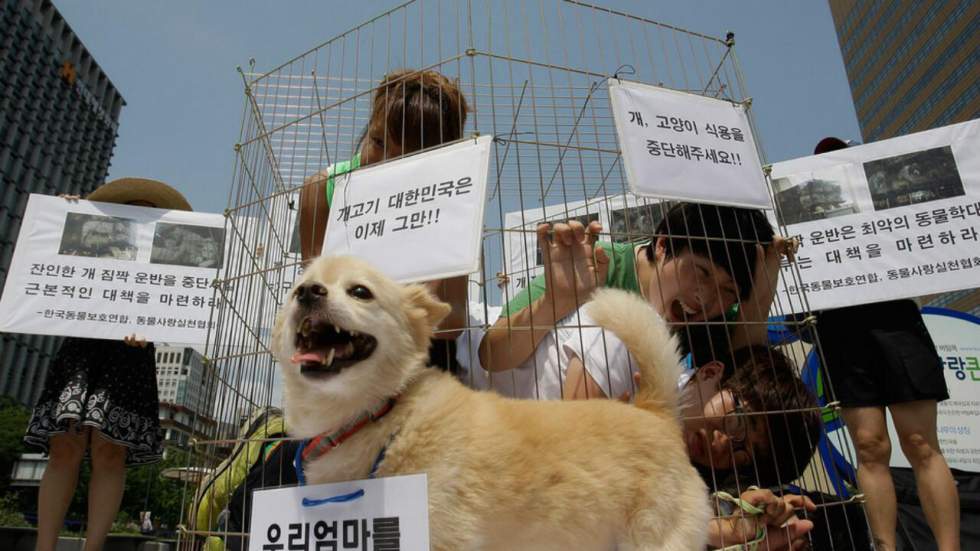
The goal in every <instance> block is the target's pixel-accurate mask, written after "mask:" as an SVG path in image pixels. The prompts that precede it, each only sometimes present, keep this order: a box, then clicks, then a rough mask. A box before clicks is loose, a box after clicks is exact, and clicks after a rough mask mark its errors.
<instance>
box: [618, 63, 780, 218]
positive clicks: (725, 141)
mask: <svg viewBox="0 0 980 551" xmlns="http://www.w3.org/2000/svg"><path fill="white" fill-rule="evenodd" d="M609 101H610V103H611V104H612V114H613V120H614V122H615V123H616V134H617V137H618V138H619V147H620V149H621V150H622V156H623V166H624V168H625V169H626V179H627V180H628V181H629V184H630V189H631V190H632V191H633V192H634V193H636V194H638V195H643V196H647V197H659V198H661V199H671V200H676V201H694V202H696V203H710V204H715V205H731V206H736V207H756V208H762V209H769V208H772V200H771V199H770V197H769V189H768V188H767V187H766V179H765V176H763V174H762V162H761V161H760V160H759V152H758V150H757V149H756V146H755V139H754V138H753V137H752V125H751V121H750V120H749V114H748V109H747V108H746V106H745V105H743V104H741V103H734V102H732V101H728V100H723V99H715V98H709V97H705V96H700V95H697V94H691V93H687V92H679V91H677V90H671V89H669V88H661V87H659V86H651V85H649V84H641V83H639V82H628V81H625V80H620V79H615V78H614V79H610V80H609Z"/></svg>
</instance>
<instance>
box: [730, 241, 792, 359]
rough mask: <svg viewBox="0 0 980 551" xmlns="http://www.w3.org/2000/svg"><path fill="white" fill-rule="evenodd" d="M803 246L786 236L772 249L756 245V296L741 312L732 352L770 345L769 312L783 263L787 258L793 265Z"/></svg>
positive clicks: (751, 297) (752, 294)
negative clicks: (800, 246) (754, 346)
mask: <svg viewBox="0 0 980 551" xmlns="http://www.w3.org/2000/svg"><path fill="white" fill-rule="evenodd" d="M798 247H799V243H798V242H797V241H796V240H794V239H787V238H785V237H782V236H779V235H777V236H775V237H773V240H772V244H771V245H769V246H768V247H764V246H762V245H756V250H757V254H756V257H755V274H754V277H753V279H752V292H751V293H749V296H748V298H746V299H745V300H743V301H742V303H741V305H739V308H738V316H737V317H736V318H735V320H736V321H737V322H745V323H739V324H737V325H736V326H735V331H734V334H733V335H732V350H738V349H739V348H742V347H745V346H751V345H755V344H758V345H766V344H768V341H769V327H768V325H767V323H766V322H767V320H768V319H769V310H770V309H771V308H772V303H773V301H774V300H775V299H776V289H777V288H778V286H779V272H780V267H779V263H780V260H781V259H782V257H783V256H784V255H785V256H786V258H787V259H789V261H790V262H792V261H793V260H794V258H795V255H796V250H797V248H798Z"/></svg>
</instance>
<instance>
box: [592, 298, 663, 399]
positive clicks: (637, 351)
mask: <svg viewBox="0 0 980 551" xmlns="http://www.w3.org/2000/svg"><path fill="white" fill-rule="evenodd" d="M587 311H588V314H589V316H590V317H591V318H592V319H593V320H594V321H595V322H596V324H597V325H599V326H601V327H602V328H604V329H606V330H608V331H612V332H613V334H615V335H616V336H617V337H618V338H619V340H621V341H623V344H625V345H626V349H627V350H629V352H630V354H632V356H633V359H634V360H635V361H636V363H637V367H638V368H639V371H640V381H639V384H638V385H637V391H636V400H635V403H636V406H637V407H640V408H643V409H658V410H663V409H668V410H670V411H673V410H675V409H676V407H677V379H678V377H679V376H680V374H681V365H680V356H679V355H678V353H677V338H676V337H674V336H672V335H671V334H670V330H669V329H667V324H666V323H665V322H664V320H663V318H661V317H660V315H659V314H657V312H656V311H655V310H654V309H653V308H652V307H651V306H650V305H649V304H647V302H646V301H645V300H643V297H641V296H640V295H637V294H635V293H629V292H626V291H621V290H617V289H600V290H598V291H596V293H595V294H594V295H593V300H592V301H591V302H590V303H589V305H588V306H587Z"/></svg>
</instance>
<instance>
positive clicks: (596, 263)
mask: <svg viewBox="0 0 980 551" xmlns="http://www.w3.org/2000/svg"><path fill="white" fill-rule="evenodd" d="M601 232H602V225H601V224H600V223H599V222H597V221H593V222H591V223H590V224H589V226H588V227H585V226H583V225H582V223H581V222H578V221H576V220H569V221H568V222H567V223H561V222H559V223H556V224H555V225H554V227H552V225H551V224H548V223H544V224H540V225H538V228H537V234H538V247H539V248H540V250H541V256H542V260H543V263H544V273H545V281H546V282H547V289H548V293H550V294H551V296H552V300H553V304H554V306H555V310H556V312H557V313H558V316H562V315H564V314H567V313H569V312H572V311H574V310H576V309H577V308H578V307H579V306H581V305H582V304H583V303H585V302H586V301H588V300H589V297H590V296H591V294H592V292H593V291H594V290H595V289H596V288H597V287H599V286H601V285H603V284H605V281H606V276H607V272H608V270H609V257H608V256H607V255H606V251H605V250H603V249H602V248H601V247H596V246H595V244H596V241H598V239H599V234H600V233H601Z"/></svg>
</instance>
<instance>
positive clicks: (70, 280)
mask: <svg viewBox="0 0 980 551" xmlns="http://www.w3.org/2000/svg"><path fill="white" fill-rule="evenodd" d="M224 232H225V230H224V217H223V216H221V215H219V214H204V213H195V212H184V211H175V210H164V209H155V208H148V207H134V206H129V205H117V204H113V203H94V202H90V201H71V202H70V201H67V200H65V199H62V198H59V197H51V196H47V195H31V196H30V198H29V199H28V202H27V209H26V210H25V211H24V222H23V224H22V225H21V229H20V235H19V236H18V238H17V248H16V249H15V250H14V256H13V260H12V261H11V263H10V271H9V272H8V274H7V281H6V283H5V285H4V290H3V297H2V298H0V331H9V332H16V333H34V334H40V335H62V336H72V337H90V338H97V339H113V340H117V339H122V338H123V337H124V336H126V335H130V334H133V333H136V334H137V335H139V336H141V337H145V338H146V339H148V340H150V341H165V342H178V343H187V344H203V343H204V342H205V341H206V338H207V333H208V328H209V326H210V324H211V321H210V318H211V306H212V305H213V303H214V299H213V297H214V289H213V288H212V283H213V282H214V279H215V277H216V276H217V273H218V270H219V269H220V268H221V266H222V264H223V262H224V259H225V256H226V251H225V243H224V241H225V239H224Z"/></svg>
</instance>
